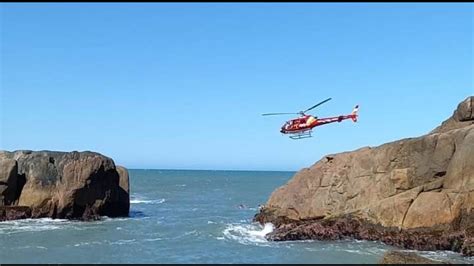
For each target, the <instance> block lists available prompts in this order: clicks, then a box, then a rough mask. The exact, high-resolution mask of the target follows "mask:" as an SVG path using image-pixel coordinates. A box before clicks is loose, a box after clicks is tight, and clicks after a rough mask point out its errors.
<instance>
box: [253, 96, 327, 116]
mask: <svg viewBox="0 0 474 266" xmlns="http://www.w3.org/2000/svg"><path fill="white" fill-rule="evenodd" d="M331 99H332V98H327V99H326V100H324V101H322V102H319V103H317V104H315V105H313V106H312V107H310V108H308V109H306V110H304V111H299V112H298V113H267V114H262V115H295V114H296V115H301V116H304V115H305V113H306V112H308V111H310V110H312V109H314V108H316V107H318V106H320V105H321V104H323V103H325V102H327V101H329V100H331Z"/></svg>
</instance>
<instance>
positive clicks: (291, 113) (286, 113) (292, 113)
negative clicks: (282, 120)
mask: <svg viewBox="0 0 474 266" xmlns="http://www.w3.org/2000/svg"><path fill="white" fill-rule="evenodd" d="M295 114H298V113H269V114H262V115H295Z"/></svg>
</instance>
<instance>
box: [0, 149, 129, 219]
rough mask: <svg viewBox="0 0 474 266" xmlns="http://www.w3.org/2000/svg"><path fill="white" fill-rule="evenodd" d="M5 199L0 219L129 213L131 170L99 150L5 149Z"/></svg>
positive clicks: (1, 164)
mask: <svg viewBox="0 0 474 266" xmlns="http://www.w3.org/2000/svg"><path fill="white" fill-rule="evenodd" d="M0 199H1V200H0V220H7V219H17V218H39V217H51V218H66V219H86V220H87V219H96V218H98V217H100V216H109V217H117V216H128V213H129V208H130V200H129V181H128V172H127V169H125V168H123V167H120V166H118V167H116V166H115V164H114V162H113V160H112V159H110V158H108V157H105V156H103V155H101V154H98V153H94V152H53V151H38V152H34V151H15V152H8V151H0Z"/></svg>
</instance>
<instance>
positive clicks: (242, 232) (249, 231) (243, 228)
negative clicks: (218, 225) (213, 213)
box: [223, 223, 274, 245]
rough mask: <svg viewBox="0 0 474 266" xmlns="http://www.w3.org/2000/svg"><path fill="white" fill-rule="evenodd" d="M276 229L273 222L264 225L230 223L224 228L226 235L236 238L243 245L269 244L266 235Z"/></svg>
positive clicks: (229, 237) (226, 236) (232, 238)
mask: <svg viewBox="0 0 474 266" xmlns="http://www.w3.org/2000/svg"><path fill="white" fill-rule="evenodd" d="M273 229H274V226H273V224H271V223H266V224H265V225H264V226H263V227H262V226H261V225H260V224H229V225H227V227H226V228H225V229H224V231H223V234H224V237H225V238H227V239H230V240H234V241H237V242H239V243H240V244H243V245H256V244H257V245H262V244H267V245H268V243H269V242H268V240H267V239H265V235H266V234H268V233H271V232H272V231H273Z"/></svg>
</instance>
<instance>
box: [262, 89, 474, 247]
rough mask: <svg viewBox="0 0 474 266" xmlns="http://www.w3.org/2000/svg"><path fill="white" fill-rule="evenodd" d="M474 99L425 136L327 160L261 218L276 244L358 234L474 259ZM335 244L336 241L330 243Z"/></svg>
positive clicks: (280, 194) (284, 190)
mask: <svg viewBox="0 0 474 266" xmlns="http://www.w3.org/2000/svg"><path fill="white" fill-rule="evenodd" d="M473 103H474V97H468V98H467V99H466V100H464V101H463V102H461V103H460V104H459V105H458V107H457V109H456V111H455V112H454V114H453V116H452V117H451V118H449V119H448V120H446V121H445V122H443V123H442V125H441V126H439V127H438V128H436V129H435V130H433V131H432V132H430V133H429V134H427V135H424V136H421V137H417V138H407V139H402V140H399V141H395V142H391V143H387V144H384V145H381V146H378V147H364V148H361V149H358V150H355V151H352V152H344V153H339V154H331V155H327V156H324V157H323V158H322V159H321V160H320V161H318V162H317V163H315V164H314V165H313V166H311V167H310V168H305V169H303V170H301V171H299V172H298V173H297V174H296V175H295V176H294V177H293V178H292V179H291V180H290V181H289V182H288V183H287V184H286V185H284V186H282V187H280V188H278V189H277V190H276V191H274V192H273V193H272V195H271V196H270V199H269V200H268V202H267V204H266V205H265V207H264V208H263V209H262V210H261V212H260V213H259V214H257V215H256V217H255V219H256V220H257V221H260V222H272V223H274V224H275V225H276V226H277V228H276V230H275V231H274V232H273V233H272V234H271V235H269V236H268V238H270V239H274V240H293V239H326V238H327V237H328V235H331V237H332V235H334V237H355V238H360V239H372V240H382V241H384V242H386V243H390V244H394V245H397V246H401V247H406V248H416V249H450V250H455V251H462V252H463V253H465V254H471V255H472V243H473V241H472V238H473V232H474V229H473V228H474V222H473V221H474V212H473V210H472V208H473V207H474V124H473V123H474V114H473V107H474V106H473ZM329 239H331V238H329Z"/></svg>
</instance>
